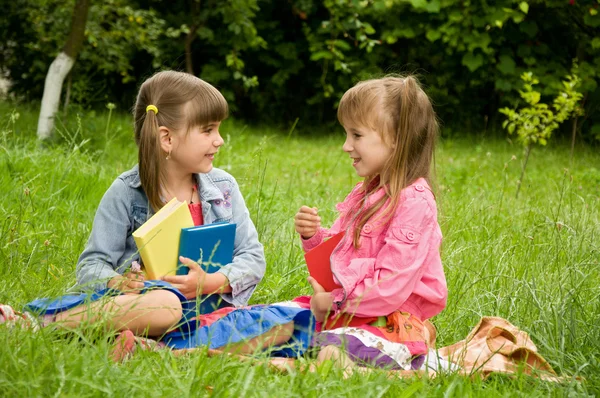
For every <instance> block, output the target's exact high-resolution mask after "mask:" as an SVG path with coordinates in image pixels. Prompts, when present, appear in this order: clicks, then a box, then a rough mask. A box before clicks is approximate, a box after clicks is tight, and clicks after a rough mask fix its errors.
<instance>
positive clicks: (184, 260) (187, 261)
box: [179, 256, 200, 271]
mask: <svg viewBox="0 0 600 398" xmlns="http://www.w3.org/2000/svg"><path fill="white" fill-rule="evenodd" d="M179 261H181V263H182V264H183V265H185V266H187V267H189V269H190V271H192V270H200V265H198V263H197V262H195V261H194V260H192V259H189V258H187V257H183V256H179Z"/></svg>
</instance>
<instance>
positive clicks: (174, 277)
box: [160, 275, 187, 285]
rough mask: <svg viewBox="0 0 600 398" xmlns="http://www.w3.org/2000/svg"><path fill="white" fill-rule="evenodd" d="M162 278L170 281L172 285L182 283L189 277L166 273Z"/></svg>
mask: <svg viewBox="0 0 600 398" xmlns="http://www.w3.org/2000/svg"><path fill="white" fill-rule="evenodd" d="M160 279H161V280H163V281H165V282H169V283H170V284H171V285H181V284H183V283H184V282H185V280H186V279H187V275H165V276H163V277H162V278H160Z"/></svg>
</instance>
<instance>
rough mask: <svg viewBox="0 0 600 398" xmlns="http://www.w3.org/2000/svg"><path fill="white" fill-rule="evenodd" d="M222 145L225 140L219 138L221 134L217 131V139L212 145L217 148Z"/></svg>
mask: <svg viewBox="0 0 600 398" xmlns="http://www.w3.org/2000/svg"><path fill="white" fill-rule="evenodd" d="M224 143H225V140H224V139H223V137H221V133H220V132H218V131H217V137H216V138H215V140H214V141H213V145H214V146H216V147H217V148H218V147H220V146H221V145H223V144H224Z"/></svg>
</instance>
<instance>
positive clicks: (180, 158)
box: [172, 122, 225, 173]
mask: <svg viewBox="0 0 600 398" xmlns="http://www.w3.org/2000/svg"><path fill="white" fill-rule="evenodd" d="M220 125H221V122H213V123H210V124H208V125H206V126H198V127H194V128H192V129H191V130H190V131H189V132H188V133H187V134H185V133H183V134H181V135H179V137H178V140H177V146H176V147H175V150H174V151H173V154H172V158H173V160H176V161H177V163H178V166H179V167H180V168H181V169H182V170H185V171H186V172H189V173H208V172H209V171H211V170H212V168H213V160H214V158H215V154H216V153H217V152H218V151H219V148H220V147H221V145H223V144H224V143H225V141H223V138H222V137H221V134H220V133H219V126H220Z"/></svg>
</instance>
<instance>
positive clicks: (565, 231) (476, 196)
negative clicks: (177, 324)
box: [0, 103, 600, 397]
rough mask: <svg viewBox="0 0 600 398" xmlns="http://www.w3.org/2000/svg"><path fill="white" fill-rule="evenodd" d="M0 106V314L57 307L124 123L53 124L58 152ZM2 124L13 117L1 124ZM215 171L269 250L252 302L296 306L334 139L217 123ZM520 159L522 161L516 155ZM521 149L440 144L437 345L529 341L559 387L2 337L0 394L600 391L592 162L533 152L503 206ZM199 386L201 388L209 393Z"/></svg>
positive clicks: (599, 197) (334, 167)
mask: <svg viewBox="0 0 600 398" xmlns="http://www.w3.org/2000/svg"><path fill="white" fill-rule="evenodd" d="M16 112H17V111H16V110H15V108H14V107H13V106H12V105H10V104H6V103H0V237H1V239H0V261H1V264H2V265H1V266H0V302H2V303H11V304H13V305H15V306H17V307H19V306H21V305H22V304H24V303H26V302H28V301H29V300H32V299H34V298H36V297H42V296H55V295H59V294H61V293H63V292H64V290H65V289H66V288H67V287H69V286H70V285H72V284H73V283H74V281H75V276H74V270H75V263H76V261H77V257H78V255H79V253H80V251H81V250H82V249H83V246H84V244H85V241H86V239H87V236H88V234H89V232H90V228H91V223H92V219H93V216H94V211H95V208H96V206H97V204H98V202H99V201H100V198H101V197H102V194H103V193H104V191H105V190H106V188H108V186H109V185H110V183H111V182H112V181H113V179H114V178H115V177H116V176H117V175H118V174H119V173H121V172H122V171H125V170H127V169H129V168H130V167H131V166H132V165H133V164H134V163H135V162H136V158H137V155H136V148H135V145H134V143H133V139H132V132H131V128H130V126H131V121H130V118H129V116H127V115H124V114H113V115H112V119H111V123H110V125H109V126H107V120H108V117H107V116H108V113H98V114H90V113H84V114H82V115H81V117H80V119H79V120H78V118H77V117H75V116H73V115H71V116H70V118H69V120H68V121H66V122H64V123H62V122H60V123H58V126H59V128H60V133H61V134H60V135H61V136H60V138H59V139H58V140H56V142H55V143H53V144H52V145H50V146H48V147H47V148H45V149H40V148H38V144H37V143H36V141H35V127H36V123H37V121H36V118H37V110H36V109H28V107H26V106H19V107H18V112H19V113H20V115H19V118H18V119H17V118H16V117H15V113H16ZM11 115H12V116H11ZM222 133H223V134H224V137H225V139H226V146H225V147H224V148H222V150H221V151H220V154H219V157H218V159H217V161H216V164H217V166H219V167H222V168H224V169H225V170H227V171H229V172H230V173H232V174H233V175H234V176H235V177H236V178H237V179H238V181H239V183H240V186H241V190H242V192H243V194H244V196H245V199H246V201H247V204H248V207H249V209H250V212H251V215H252V217H253V219H254V221H255V223H256V225H257V228H258V231H259V234H260V239H261V241H262V242H263V244H264V246H265V250H266V256H267V263H268V269H267V274H266V277H265V279H264V280H263V282H262V283H261V284H260V285H259V287H258V289H257V290H256V293H255V294H254V296H253V299H252V302H253V303H268V302H274V301H279V300H286V299H290V298H293V297H295V296H297V295H300V294H308V293H309V292H310V288H309V285H308V283H307V282H306V276H307V273H306V270H305V266H304V265H303V256H302V252H301V248H300V246H299V242H298V240H297V239H296V236H295V234H294V232H293V215H294V214H295V212H296V210H297V209H298V207H299V206H301V205H302V204H308V205H311V206H317V207H318V208H319V209H320V212H321V215H322V217H323V218H324V220H323V224H324V225H327V224H329V223H331V222H332V221H333V219H334V218H335V211H334V205H335V203H337V202H338V201H341V200H342V199H343V198H344V197H345V195H346V194H347V193H348V192H349V190H350V189H351V187H352V186H353V185H354V184H355V183H356V182H357V181H358V179H357V177H356V176H355V175H354V172H353V169H352V167H351V166H350V163H349V161H348V158H347V155H345V154H344V153H343V152H342V151H341V144H342V139H343V138H342V135H341V130H339V129H338V132H334V133H332V134H329V135H320V136H318V135H316V134H315V135H313V136H311V137H300V136H297V135H296V134H295V133H293V134H288V132H286V131H277V130H272V129H257V128H246V127H244V126H243V125H241V124H237V123H235V122H233V121H226V122H225V123H224V125H223V128H222ZM513 156H515V157H516V159H512V157H513ZM521 160H522V150H521V148H520V147H518V146H516V145H511V144H509V143H507V142H506V141H501V140H491V141H477V140H472V139H464V140H451V141H449V140H446V141H443V142H441V145H440V147H439V150H438V153H437V171H438V173H437V174H438V183H439V191H438V205H439V210H440V223H441V227H442V232H443V234H444V243H443V250H442V256H443V262H444V265H445V269H446V277H447V280H448V288H449V299H448V306H447V308H446V310H445V311H444V312H442V314H440V315H439V316H437V317H436V318H434V319H433V321H434V323H435V325H436V326H437V328H438V335H439V340H438V345H439V346H442V345H447V344H451V343H453V342H455V341H458V340H460V339H462V338H464V337H465V336H466V335H467V333H468V332H469V331H470V330H471V328H472V327H474V326H475V324H476V322H477V321H478V319H479V318H480V317H481V316H482V315H494V316H500V317H503V318H506V319H508V320H509V321H511V322H512V323H513V324H515V325H517V326H519V327H520V328H522V329H523V330H525V331H527V332H528V333H530V335H531V337H532V339H533V341H534V342H535V343H536V344H537V346H538V349H539V352H540V353H541V354H542V356H544V357H545V358H546V359H547V360H548V361H549V362H550V363H551V365H552V366H553V367H554V369H555V370H556V371H557V372H559V373H561V374H562V375H564V376H567V377H572V376H581V377H583V378H585V380H586V381H585V382H578V381H574V380H573V381H570V382H566V383H564V384H554V383H546V382H541V381H539V380H537V379H532V378H529V377H526V376H523V375H518V376H517V377H515V378H508V377H505V376H493V377H491V378H490V379H488V380H486V381H480V380H476V379H470V378H465V377H461V376H457V375H445V376H441V377H439V378H436V379H433V380H418V379H413V380H396V379H395V380H389V379H387V378H386V376H385V374H384V373H383V372H375V373H373V374H371V375H369V376H360V377H359V376H353V377H352V378H350V379H348V380H344V379H342V377H341V373H340V372H339V371H337V370H336V369H329V368H327V367H324V368H322V369H321V371H320V372H319V373H314V374H309V373H301V372H299V373H294V374H290V375H279V374H275V373H272V372H270V371H268V370H267V369H266V367H263V366H250V365H248V364H246V363H240V362H238V361H235V360H231V359H227V358H208V357H206V355H204V354H202V353H198V354H197V355H192V356H188V357H184V358H175V357H174V356H172V354H171V353H170V352H160V353H148V352H144V353H141V354H140V355H137V356H135V357H134V358H133V359H132V360H131V361H129V362H126V363H124V364H120V365H117V364H113V363H111V362H110V361H109V360H108V352H109V349H110V343H109V342H108V338H107V337H109V335H108V334H106V333H101V332H99V331H98V330H96V331H95V332H94V333H89V331H87V332H86V331H85V330H83V331H81V332H79V333H76V334H75V335H64V334H62V333H60V332H56V331H51V330H44V331H43V332H42V333H39V334H32V333H30V332H23V331H8V330H5V329H3V328H0V391H2V394H1V395H3V396H93V395H103V396H104V395H118V396H125V395H129V394H135V395H136V396H171V395H172V396H190V395H193V396H197V395H200V396H202V395H214V396H235V397H237V396H240V397H242V396H277V397H280V396H309V397H312V396H314V397H316V396H321V395H327V396H364V397H367V396H369V397H370V396H394V397H395V396H401V397H409V396H469V395H474V396H486V397H488V396H491V397H494V396H511V397H512V396H519V395H521V396H531V395H533V396H546V395H560V396H563V395H576V396H581V395H597V394H600V383H599V382H600V377H599V376H598V374H599V373H600V349H599V346H600V328H599V327H598V325H600V263H599V261H600V251H599V249H600V223H599V221H600V215H599V210H598V209H599V208H600V155H598V154H597V153H595V152H594V150H592V149H585V148H580V149H578V150H577V152H576V156H575V159H574V161H573V163H572V164H571V163H570V161H569V151H568V148H566V147H565V148H563V147H549V148H542V149H538V148H536V149H535V150H534V152H533V153H532V157H531V158H530V164H529V166H528V171H527V175H526V177H525V181H524V183H523V186H522V188H521V194H520V197H519V198H518V199H515V197H514V194H515V190H516V182H517V179H518V177H519V172H520V162H521ZM207 386H209V387H207Z"/></svg>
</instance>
